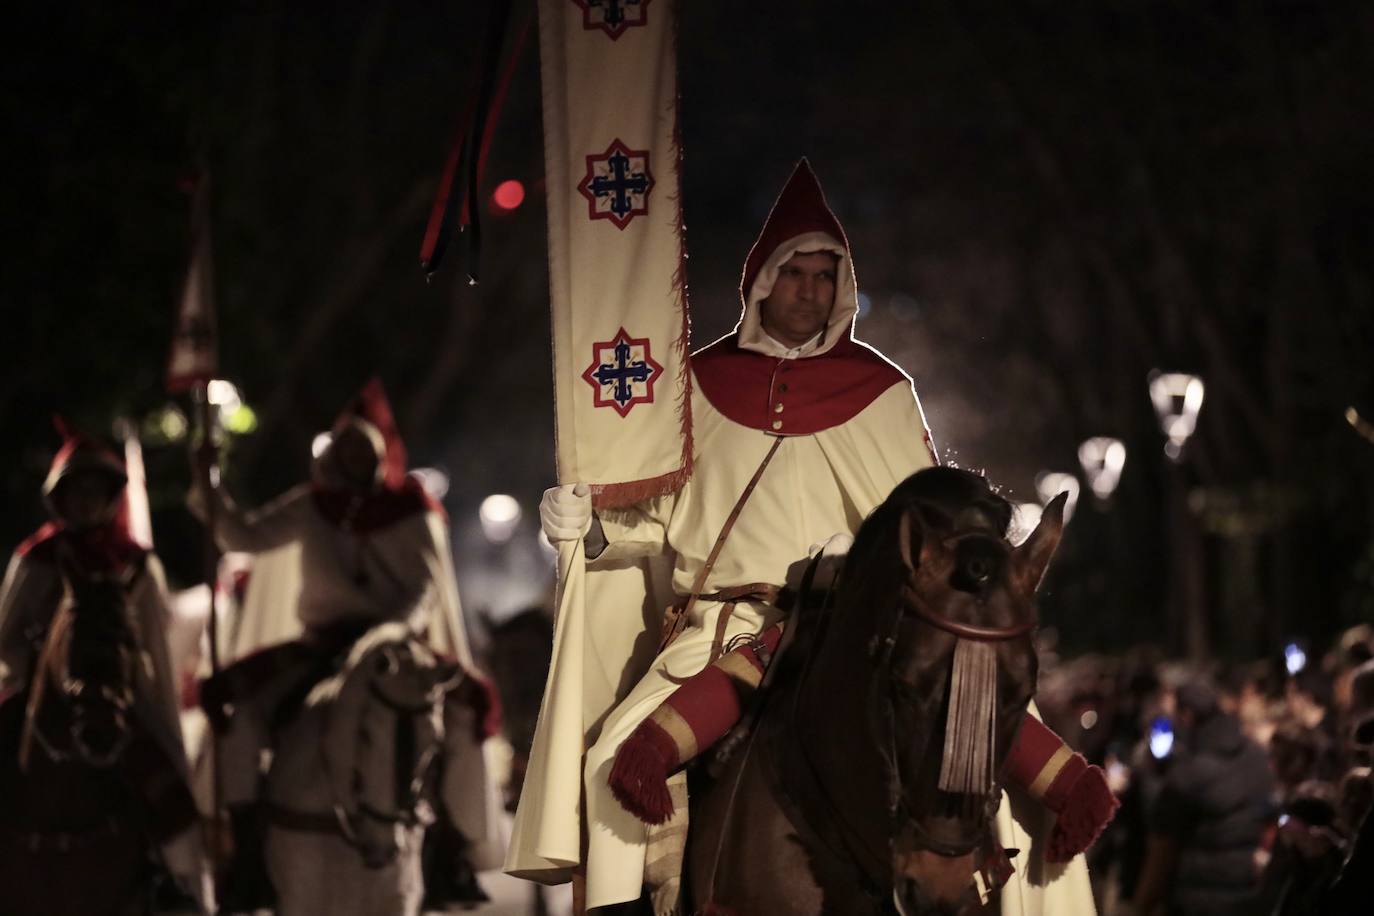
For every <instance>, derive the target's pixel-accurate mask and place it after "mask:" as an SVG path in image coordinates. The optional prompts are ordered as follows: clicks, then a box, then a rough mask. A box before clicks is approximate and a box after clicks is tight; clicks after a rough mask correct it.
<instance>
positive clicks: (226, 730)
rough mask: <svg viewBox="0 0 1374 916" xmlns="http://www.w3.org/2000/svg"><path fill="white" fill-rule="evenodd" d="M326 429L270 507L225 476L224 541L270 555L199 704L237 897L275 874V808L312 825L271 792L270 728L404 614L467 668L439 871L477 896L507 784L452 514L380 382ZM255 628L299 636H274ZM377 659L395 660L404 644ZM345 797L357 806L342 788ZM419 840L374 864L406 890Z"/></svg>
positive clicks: (443, 782)
mask: <svg viewBox="0 0 1374 916" xmlns="http://www.w3.org/2000/svg"><path fill="white" fill-rule="evenodd" d="M329 435H330V439H329V444H328V446H327V447H326V448H325V449H324V450H323V451H322V452H321V453H320V454H319V455H318V456H317V458H316V460H315V463H314V465H313V468H312V479H311V480H310V482H308V483H306V484H303V485H301V486H298V487H295V488H293V489H292V490H289V491H288V492H286V493H284V494H283V495H282V496H280V497H278V498H277V499H275V500H273V501H272V502H270V503H268V504H266V505H264V506H263V507H262V508H260V509H257V510H255V511H248V512H245V511H243V510H241V509H240V508H239V507H238V506H237V505H235V503H234V502H233V500H232V499H230V498H229V496H228V495H227V494H226V493H225V492H224V491H223V490H222V489H216V490H215V491H214V498H215V499H216V513H215V516H216V517H215V534H216V538H217V540H218V541H219V543H220V545H221V546H222V547H223V548H225V549H227V550H235V551H243V552H248V553H252V554H255V555H257V556H259V557H261V558H262V559H263V561H264V562H261V563H259V564H258V565H257V566H255V568H254V571H253V573H252V576H251V580H250V584H249V589H248V595H247V597H246V600H245V604H244V608H243V612H242V619H241V620H239V621H237V622H236V626H235V627H234V630H235V631H236V632H237V633H239V634H241V635H244V636H245V638H244V639H240V640H238V641H237V645H236V646H235V650H236V652H238V653H240V654H242V657H241V658H239V659H238V660H237V661H236V662H235V663H234V664H232V665H230V666H229V667H228V668H226V669H225V670H224V671H223V672H222V673H221V674H220V675H219V676H218V677H216V678H212V679H210V680H209V681H206V682H205V683H204V684H203V685H202V690H201V705H202V707H203V708H205V710H206V712H207V714H208V715H209V716H210V718H211V720H212V722H214V723H216V725H217V726H218V727H219V728H220V729H221V730H222V731H223V737H222V739H221V741H220V750H219V753H220V764H219V765H220V767H221V768H222V771H223V775H222V783H223V788H224V797H225V802H226V804H227V805H228V807H229V811H230V815H231V822H232V827H233V832H234V839H235V843H236V845H241V846H242V847H243V851H244V852H245V853H246V854H245V855H236V857H235V861H234V863H233V865H232V867H231V868H230V870H229V875H228V877H227V880H226V887H225V896H227V897H228V898H230V899H229V901H228V903H232V904H233V905H235V906H239V907H242V908H245V909H247V908H250V907H251V906H252V905H254V904H257V903H261V902H262V901H263V892H264V890H265V888H263V887H262V883H263V882H262V878H263V877H264V876H263V875H262V873H261V867H260V861H261V860H260V858H259V857H257V856H255V855H253V853H254V852H255V850H254V846H255V843H256V838H257V837H258V836H259V835H260V830H261V828H262V827H263V825H264V823H265V824H266V825H269V826H270V825H273V824H274V823H275V825H276V828H280V829H279V830H277V834H273V835H278V834H279V835H281V836H283V838H284V837H285V834H286V833H287V832H289V830H290V829H291V828H292V826H293V823H296V824H297V825H299V824H300V818H296V819H295V820H294V821H293V818H292V814H293V813H296V814H299V812H286V811H278V810H276V809H277V807H280V806H278V805H275V804H270V805H260V804H259V801H260V793H261V784H262V781H263V778H264V775H265V774H264V773H263V772H262V771H261V770H260V767H259V760H260V759H261V757H262V751H263V750H265V749H268V748H271V747H272V744H273V737H274V734H275V733H277V732H279V731H280V730H281V729H282V728H283V727H284V726H285V725H286V724H287V723H288V722H290V721H291V720H292V718H293V717H294V716H296V714H297V713H298V712H299V710H300V708H301V706H302V705H303V704H306V703H307V698H309V699H310V703H311V704H313V703H314V702H316V700H317V699H318V697H313V696H312V695H311V691H312V690H313V689H314V688H315V687H316V686H317V685H319V684H320V683H321V682H323V681H325V680H327V679H329V678H331V677H333V676H335V675H337V674H338V673H339V672H340V671H341V670H343V669H345V668H346V667H347V666H348V665H349V658H350V655H351V654H352V652H353V651H354V650H353V647H354V645H355V643H358V641H359V639H360V638H361V637H363V636H364V635H365V634H367V633H369V631H372V630H374V629H375V628H377V627H378V626H379V625H387V624H397V623H399V624H403V625H404V627H405V628H407V629H408V631H409V632H410V633H412V634H414V635H415V636H417V637H418V638H419V639H420V641H421V642H423V643H424V644H425V645H426V646H427V648H428V650H429V651H430V652H432V653H434V654H435V655H436V656H437V657H438V658H447V659H448V660H450V661H451V662H455V663H457V664H458V665H459V666H461V668H462V669H463V670H464V671H465V672H466V675H467V676H466V677H465V678H463V680H462V683H461V685H460V686H459V687H458V688H457V689H456V690H455V691H454V692H453V693H452V695H451V696H450V697H449V701H448V702H446V703H445V705H444V716H443V718H444V723H443V724H444V727H443V729H442V742H443V751H442V755H441V757H440V759H439V760H438V762H437V766H438V767H439V768H440V770H439V772H440V775H439V778H438V791H437V799H436V801H437V803H438V804H437V806H436V807H438V808H439V809H440V810H439V812H438V817H437V820H436V824H437V828H445V829H446V830H447V828H452V831H449V832H450V833H452V832H454V831H456V834H457V837H456V838H454V837H452V836H450V837H449V838H448V839H447V840H446V841H445V843H444V844H443V847H444V848H445V849H447V850H449V851H450V853H451V855H450V858H451V859H452V861H450V862H444V863H436V868H437V871H436V872H433V873H431V874H432V876H437V877H438V878H439V879H440V880H442V881H443V882H444V883H446V884H449V885H452V886H451V887H450V888H449V890H450V892H451V895H452V896H453V897H454V899H460V898H464V897H473V898H479V899H480V893H481V892H480V889H479V888H478V887H477V886H476V884H475V882H474V881H473V880H472V876H471V872H472V871H473V870H480V869H485V868H491V867H494V866H495V865H496V864H498V863H499V849H498V848H497V843H496V841H495V840H494V839H493V834H494V831H495V828H496V824H495V815H494V811H495V804H496V795H495V791H494V789H493V787H492V785H491V782H490V779H489V777H488V773H487V766H486V763H485V759H484V753H485V738H486V737H489V736H490V735H491V734H492V733H493V731H494V727H495V726H494V718H495V716H496V714H497V710H496V708H495V706H494V701H493V699H492V695H491V694H490V692H489V690H488V689H487V687H486V684H485V682H484V681H483V680H481V679H480V678H478V677H477V676H476V675H475V673H474V672H473V670H472V667H471V664H472V662H471V656H470V653H469V650H468V645H467V638H466V635H465V630H464V626H463V619H462V611H461V607H460V604H459V599H458V588H457V582H456V579H455V576H454V571H453V560H452V556H451V554H450V548H449V536H448V523H447V519H446V517H445V515H444V512H443V510H442V508H441V507H440V506H439V505H438V504H437V503H436V502H435V501H434V500H433V499H432V498H431V497H430V496H429V495H428V494H427V493H426V492H425V490H424V488H423V486H422V485H421V484H420V482H419V481H418V480H417V479H416V478H415V477H413V476H410V475H408V474H407V471H406V453H405V448H404V445H403V443H402V441H401V438H400V436H399V434H398V432H397V430H396V426H395V422H394V419H393V416H392V412H391V409H390V406H389V404H388V402H387V399H386V396H385V394H384V392H383V390H382V387H381V384H380V382H378V381H376V380H374V381H372V382H371V383H369V384H368V385H367V386H366V387H365V388H364V389H363V390H362V392H361V393H360V394H359V396H358V397H357V398H356V400H355V401H354V402H353V403H352V404H351V405H350V406H349V407H348V408H347V409H346V410H345V411H344V412H343V413H342V414H341V416H340V417H339V419H338V420H337V422H336V423H335V424H334V426H333V428H332V429H331V431H330V434H329ZM191 506H192V509H193V511H196V512H197V514H199V515H201V516H202V517H205V516H206V511H205V510H206V498H205V494H204V493H200V492H193V493H192V498H191ZM269 580H270V581H269ZM393 629H394V628H393ZM254 634H256V636H255V635H254ZM269 634H270V635H269ZM291 636H295V637H296V638H289V637H291ZM255 638H258V639H264V640H266V639H272V640H274V641H276V640H281V639H283V638H285V639H287V641H284V642H282V641H276V643H275V644H274V645H271V646H269V647H263V645H262V643H257V644H255V643H254V642H253V640H254V639H255ZM373 641H375V640H373ZM379 664H383V665H384V666H388V665H389V666H391V667H394V666H395V662H394V659H393V660H392V661H379ZM336 804H337V805H340V806H344V807H346V804H345V800H343V799H338V800H336ZM437 828H436V829H437ZM274 829H275V828H274ZM348 832H349V830H348V829H347V827H346V825H340V830H339V831H335V832H334V833H335V835H332V836H327V837H321V838H319V842H320V843H324V844H326V845H327V846H328V847H329V849H330V850H332V851H331V852H330V855H329V856H322V857H316V859H318V861H315V862H314V865H313V866H311V867H315V868H318V869H320V870H321V871H320V874H319V875H318V876H316V877H318V879H319V880H318V881H315V880H314V879H313V878H311V877H310V876H308V875H304V874H301V873H300V872H299V870H300V869H301V868H302V867H304V866H303V865H301V864H295V865H293V866H292V869H293V873H292V874H291V876H290V878H289V880H291V881H292V882H297V881H302V882H311V883H317V884H320V885H321V886H327V885H328V884H329V882H330V877H329V874H328V872H329V871H330V862H329V859H330V858H331V857H333V856H337V858H338V859H339V861H340V862H344V861H346V862H348V863H350V864H355V863H354V860H356V859H358V856H359V853H358V850H357V849H356V848H355V847H354V844H350V843H349V842H348V839H349V838H348V837H347V836H345V834H347V833H348ZM433 832H434V831H431V833H433ZM276 845H277V847H278V848H277V849H276V850H275V852H274V850H273V849H272V848H270V846H271V844H269V848H268V849H267V850H266V852H267V858H268V871H269V872H271V873H274V874H275V873H276V872H278V871H279V870H280V869H281V868H283V867H284V864H283V863H278V862H276V861H275V858H278V857H279V855H278V854H280V853H283V851H284V850H285V847H286V842H285V839H283V840H282V841H281V842H278V843H277V844H276ZM419 855H420V852H419V850H418V849H405V850H402V855H401V856H400V858H399V859H398V860H397V861H394V862H391V863H390V864H389V865H388V866H387V867H386V868H385V869H376V870H375V871H376V878H377V881H379V882H392V883H396V884H397V885H398V886H402V885H404V886H407V887H401V891H403V892H404V893H402V896H406V895H407V894H409V891H410V890H411V889H409V888H408V885H409V884H412V883H413V879H412V878H411V877H410V875H411V873H412V871H413V870H414V866H415V864H416V862H418V857H419ZM458 885H461V886H458ZM432 890H433V888H431V891H432ZM407 899H408V898H407ZM417 903H418V901H417ZM407 905H409V904H407Z"/></svg>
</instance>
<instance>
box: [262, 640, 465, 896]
mask: <svg viewBox="0 0 1374 916" xmlns="http://www.w3.org/2000/svg"><path fill="white" fill-rule="evenodd" d="M464 676H465V675H464V671H463V669H462V667H461V666H460V665H459V664H457V663H456V662H448V661H445V660H442V659H440V658H438V657H436V656H435V655H434V653H433V652H431V651H430V650H429V648H428V647H426V646H425V644H424V643H423V642H422V641H421V640H420V639H419V638H418V637H416V635H415V634H414V633H413V631H411V630H410V629H409V628H408V627H406V626H405V625H404V624H401V623H389V624H381V625H379V626H377V627H375V628H373V629H372V630H370V631H369V632H368V633H367V634H366V635H364V636H363V637H362V638H361V639H360V640H358V642H357V643H356V644H355V645H354V646H353V648H352V650H351V651H350V652H349V655H348V659H347V663H346V664H345V666H344V668H343V669H342V670H341V671H340V672H339V673H338V674H336V675H335V676H333V677H331V678H328V679H327V680H325V681H323V682H321V683H320V684H319V685H317V686H316V687H315V688H314V690H312V691H311V693H310V694H309V696H308V697H307V698H306V700H305V704H304V707H303V708H302V709H301V711H300V713H299V714H298V715H297V716H296V717H295V718H294V719H293V720H291V721H290V722H289V723H286V724H285V725H284V726H283V727H282V728H281V730H280V731H279V732H278V734H277V738H276V747H275V751H274V752H273V754H272V761H271V764H270V766H269V768H268V770H267V776H266V787H265V793H264V794H265V797H266V800H267V809H268V828H267V836H266V858H267V869H268V874H269V876H270V877H271V880H272V884H273V886H274V887H275V889H276V892H277V898H278V902H277V914H278V916H317V914H321V913H329V914H334V916H355V914H356V916H418V914H419V912H420V905H421V901H422V898H423V895H424V881H423V878H422V875H421V861H420V851H421V844H422V842H423V839H424V832H425V828H426V826H427V825H428V824H429V823H431V822H432V821H433V819H434V813H433V811H434V807H433V805H432V804H431V799H432V796H433V790H434V788H435V786H434V784H435V780H436V777H437V775H438V774H437V773H436V764H437V762H438V758H439V755H440V754H441V752H442V751H443V748H444V745H445V725H446V723H445V719H446V716H445V697H446V695H447V694H448V693H449V692H450V691H452V690H453V689H454V688H456V687H457V686H458V685H459V684H460V683H461V682H462V679H463V677H464ZM450 705H452V704H450ZM448 718H452V717H451V716H450V717H448ZM454 724H455V723H453V722H452V721H450V722H449V723H448V725H449V727H453V726H454ZM445 769H446V770H447V769H454V770H455V773H454V774H452V775H453V777H454V778H463V776H464V774H463V773H462V771H463V770H465V769H467V768H466V767H464V766H463V765H462V761H448V762H447V765H446V767H445ZM443 778H444V780H445V781H447V780H448V779H449V778H450V774H449V773H447V772H446V773H445V774H444V777H443ZM441 810H442V806H441ZM455 826H456V825H455Z"/></svg>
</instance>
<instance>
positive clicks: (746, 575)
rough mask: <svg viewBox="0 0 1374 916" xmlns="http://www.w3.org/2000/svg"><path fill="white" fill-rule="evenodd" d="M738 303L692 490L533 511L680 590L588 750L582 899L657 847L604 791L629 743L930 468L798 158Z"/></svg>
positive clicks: (572, 498)
mask: <svg viewBox="0 0 1374 916" xmlns="http://www.w3.org/2000/svg"><path fill="white" fill-rule="evenodd" d="M740 296H741V298H742V300H743V315H742V317H741V319H740V323H739V325H738V326H737V328H736V330H735V331H734V333H732V334H730V335H728V336H727V337H724V338H722V339H720V340H718V341H716V342H715V343H713V344H711V345H710V346H708V347H706V348H704V349H702V350H700V351H699V352H697V353H695V354H693V356H692V377H693V385H692V391H693V395H692V405H691V409H692V421H693V435H694V440H695V442H694V444H695V455H694V458H693V463H694V470H693V476H692V478H691V479H690V480H689V481H688V482H687V483H686V484H685V485H684V486H683V487H682V489H681V490H679V491H678V492H677V493H675V494H672V495H669V496H664V497H659V498H655V499H652V500H649V501H647V502H645V503H641V504H638V505H636V506H633V507H631V508H629V509H624V510H607V511H601V512H599V513H598V515H597V516H596V518H593V516H592V511H591V501H590V498H589V497H588V496H587V495H586V488H585V487H583V486H579V487H577V488H574V487H571V486H564V487H558V488H554V489H552V490H549V491H548V492H547V493H546V494H545V498H544V502H543V504H542V506H541V518H542V520H543V523H544V531H545V533H546V534H547V535H548V537H549V538H550V539H551V540H558V539H563V540H567V539H576V538H582V537H584V536H585V537H586V538H587V542H588V556H589V557H594V559H593V560H591V561H589V570H591V571H593V573H594V572H595V571H597V570H600V569H609V568H613V567H614V566H615V565H616V564H620V563H623V562H624V561H626V560H628V559H633V558H639V557H646V556H647V557H660V558H663V560H665V561H666V562H667V563H670V564H671V577H672V586H673V590H674V592H675V593H676V596H677V600H676V602H675V603H674V606H673V608H672V609H671V610H670V611H669V614H668V622H667V623H666V624H665V633H664V638H663V641H662V646H661V651H660V652H659V653H658V656H657V658H655V659H654V662H653V664H652V665H651V666H650V667H649V669H648V671H646V672H645V673H644V674H643V675H642V677H641V679H640V680H639V682H638V684H637V685H636V686H634V687H633V689H631V690H630V691H629V693H628V695H626V696H625V697H624V698H623V699H622V700H621V701H620V703H619V705H617V706H616V708H615V709H614V710H613V711H611V712H610V715H609V716H608V717H607V718H606V720H605V724H604V725H603V726H602V728H601V730H600V736H599V738H598V739H597V740H596V742H595V744H594V745H593V746H592V747H591V749H590V750H589V751H588V752H587V757H586V765H585V766H586V769H585V792H586V802H585V808H584V816H585V819H586V823H587V831H588V846H587V853H586V858H585V860H584V863H585V868H586V903H587V906H588V907H598V906H606V905H610V904H615V903H620V902H623V901H629V900H635V899H637V898H638V897H639V896H640V893H641V883H642V875H643V874H644V871H645V867H644V866H645V855H646V852H645V850H646V844H647V843H650V842H653V841H652V840H650V837H649V835H648V833H647V831H646V827H645V825H644V824H643V823H642V822H641V821H639V820H638V819H637V818H636V817H635V816H634V815H632V814H630V813H629V812H627V811H626V810H625V809H624V808H622V807H621V806H620V804H619V803H618V802H617V801H616V800H615V798H614V797H613V796H612V794H611V790H610V788H609V786H608V784H607V778H608V775H609V772H610V769H611V765H612V760H613V758H614V756H615V753H616V750H617V749H618V748H619V747H620V745H621V743H622V742H623V741H624V740H625V739H626V737H628V736H629V735H630V733H631V732H633V731H634V729H635V727H636V726H637V725H639V723H640V722H641V721H642V720H643V719H644V718H645V717H647V716H648V715H649V714H650V713H652V712H653V711H654V709H655V708H656V707H658V706H659V704H660V703H662V702H663V701H664V700H665V699H666V698H667V697H668V695H669V694H671V693H672V692H673V691H674V689H676V687H677V686H678V684H680V683H681V681H682V679H683V678H686V677H690V676H691V675H694V674H696V673H697V672H698V671H700V670H701V669H702V668H703V667H705V666H706V665H707V664H708V663H710V662H711V661H713V660H714V659H715V658H717V657H719V656H720V655H721V654H722V652H723V651H724V650H725V649H726V647H728V646H730V645H731V644H732V642H733V641H735V640H736V639H737V638H747V637H748V636H750V635H753V634H757V633H760V632H761V631H763V630H766V629H767V628H769V627H770V626H772V625H773V624H774V623H775V622H776V621H778V620H779V619H780V618H781V617H783V616H784V614H785V612H786V609H787V608H788V607H790V606H791V603H792V602H793V601H795V600H797V599H796V598H795V596H794V594H793V593H792V591H791V590H790V589H789V587H788V586H793V587H795V585H796V584H797V582H798V580H799V577H800V572H801V569H802V568H803V567H804V566H805V563H806V560H807V557H808V554H815V553H817V552H819V551H820V550H821V545H829V546H828V547H827V548H826V552H827V553H835V552H840V553H842V552H843V549H844V544H845V541H846V540H847V539H848V537H849V536H850V535H852V534H853V532H854V531H855V530H856V529H857V527H858V525H859V523H860V522H861V521H862V520H863V518H864V517H865V516H866V515H867V514H868V513H869V512H870V511H871V510H872V509H873V508H874V507H875V506H877V505H878V504H879V503H880V502H882V500H883V499H884V497H886V496H887V494H888V493H889V492H890V491H891V490H892V488H893V487H894V486H895V485H896V484H897V483H898V482H900V481H901V480H903V479H904V478H906V477H907V476H908V475H909V474H911V473H913V472H915V471H917V470H920V469H921V468H924V467H929V466H931V465H934V464H935V463H936V456H935V452H934V449H933V447H932V445H931V440H930V435H929V432H928V431H927V428H926V424H925V420H924V418H923V416H922V414H921V409H920V405H919V404H918V402H917V399H916V396H915V392H914V390H913V388H912V384H911V380H910V379H909V378H908V377H907V376H906V375H905V374H904V373H903V372H902V371H901V370H900V369H898V368H897V367H896V366H894V365H893V364H891V363H890V362H888V361H887V360H886V359H885V358H884V357H883V356H882V355H881V354H879V353H878V352H877V351H876V350H874V349H872V348H871V347H869V346H867V345H865V344H863V343H861V342H859V341H857V340H855V339H854V337H853V334H852V329H853V325H854V321H855V317H856V315H857V314H858V290H857V286H856V284H855V279H854V268H853V261H852V257H851V253H850V250H849V244H848V240H847V238H846V236H845V233H844V230H843V228H842V227H841V226H840V224H839V221H838V220H837V219H836V218H835V216H834V214H833V213H832V212H831V211H830V208H829V207H828V206H827V204H826V202H825V198H824V195H823V192H822V191H821V187H820V184H819V182H818V181H817V180H816V176H815V175H814V173H813V172H812V170H811V168H810V166H809V165H808V164H807V163H806V162H805V161H803V162H801V163H800V164H799V165H798V166H797V168H796V170H795V171H794V172H793V174H792V176H791V178H790V179H789V181H788V183H787V185H786V187H785V188H784V189H783V191H782V194H781V196H780V197H779V198H778V200H777V202H776V203H775V204H774V207H773V210H772V213H771V214H770V215H769V218H768V221H767V223H766V224H765V225H764V227H763V231H762V233H761V234H760V236H759V239H758V241H757V242H756V243H755V245H754V247H753V250H752V251H751V252H750V254H749V257H748V259H747V261H746V263H745V268H744V274H743V278H742V280H741V283H740ZM598 551H599V553H598ZM641 597H642V596H641ZM627 662H628V660H627ZM550 685H551V686H550V689H557V673H556V672H555V675H554V677H553V678H552V679H551V681H550ZM544 727H549V724H548V723H542V722H541V728H544ZM576 763H577V762H576V761H564V762H561V765H576ZM537 785H538V775H537V774H533V773H532V774H531V776H530V778H529V779H528V780H527V787H533V786H537ZM532 791H538V790H537V789H533V790H532ZM572 801H573V802H575V801H576V800H572ZM522 827H523V825H522V823H521V820H520V818H519V816H518V815H517V826H516V834H515V836H514V838H513V840H512V845H511V849H510V851H509V853H508V857H507V862H506V867H507V869H508V870H509V871H512V872H514V873H516V874H523V875H527V876H531V877H542V878H545V879H547V877H548V876H549V872H550V870H551V864H552V863H549V862H547V861H544V860H542V859H541V857H540V856H539V855H538V853H537V846H538V843H539V839H538V836H537V834H535V831H534V829H533V828H525V829H527V830H528V831H529V833H525V832H523V831H522ZM678 832H679V833H680V832H681V831H678ZM531 834H534V835H531ZM655 845H657V844H656V843H655Z"/></svg>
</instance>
